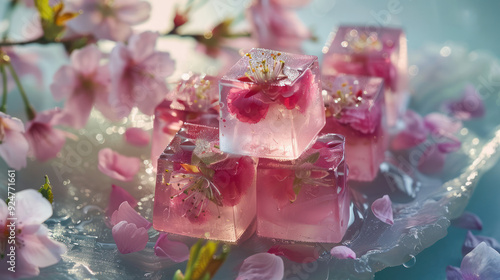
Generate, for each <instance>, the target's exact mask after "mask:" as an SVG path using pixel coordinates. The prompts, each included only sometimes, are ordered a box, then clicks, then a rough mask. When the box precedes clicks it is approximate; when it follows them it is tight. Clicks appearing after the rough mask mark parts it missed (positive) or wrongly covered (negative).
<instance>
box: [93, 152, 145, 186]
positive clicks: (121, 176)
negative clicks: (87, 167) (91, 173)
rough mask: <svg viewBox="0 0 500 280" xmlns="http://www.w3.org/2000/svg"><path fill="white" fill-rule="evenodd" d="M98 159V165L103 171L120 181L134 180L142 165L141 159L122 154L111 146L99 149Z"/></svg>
mask: <svg viewBox="0 0 500 280" xmlns="http://www.w3.org/2000/svg"><path fill="white" fill-rule="evenodd" d="M98 160H99V164H98V166H97V167H98V168H99V170H100V171H101V172H102V173H104V174H106V175H108V176H109V177H111V178H113V179H116V180H120V181H130V180H132V179H133V178H134V176H135V174H137V172H139V169H140V167H141V160H140V159H138V158H135V157H126V156H123V155H120V154H119V153H117V152H114V151H113V150H111V149H109V148H104V149H102V150H100V151H99V154H98Z"/></svg>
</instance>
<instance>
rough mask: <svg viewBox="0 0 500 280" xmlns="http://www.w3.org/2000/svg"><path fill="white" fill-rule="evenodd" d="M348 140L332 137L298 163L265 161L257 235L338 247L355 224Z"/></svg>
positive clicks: (260, 174) (260, 169) (261, 167)
mask: <svg viewBox="0 0 500 280" xmlns="http://www.w3.org/2000/svg"><path fill="white" fill-rule="evenodd" d="M344 143H345V141H344V137H343V136H341V135H337V134H326V135H322V136H320V137H318V138H317V141H316V142H315V143H314V144H313V145H312V147H311V148H309V149H308V150H307V151H306V152H304V154H303V155H302V156H301V157H300V158H298V159H296V160H293V161H278V160H272V159H260V161H259V166H258V168H257V234H258V235H259V236H262V237H268V238H278V239H288V240H295V241H303V242H328V243H337V242H340V241H341V240H342V237H343V236H344V234H345V231H346V229H347V225H348V222H349V215H350V212H349V207H350V195H349V191H348V189H347V184H346V177H347V173H348V171H347V166H346V164H345V162H344Z"/></svg>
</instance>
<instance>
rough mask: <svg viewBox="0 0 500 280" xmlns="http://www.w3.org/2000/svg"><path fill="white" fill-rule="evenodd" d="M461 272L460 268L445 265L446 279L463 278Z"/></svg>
mask: <svg viewBox="0 0 500 280" xmlns="http://www.w3.org/2000/svg"><path fill="white" fill-rule="evenodd" d="M463 279H464V278H463V277H462V272H461V271H460V268H458V267H455V266H451V265H449V266H447V267H446V280H463Z"/></svg>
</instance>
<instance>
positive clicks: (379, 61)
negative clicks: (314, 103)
mask: <svg viewBox="0 0 500 280" xmlns="http://www.w3.org/2000/svg"><path fill="white" fill-rule="evenodd" d="M327 47H328V52H327V53H326V54H325V55H324V58H323V65H322V72H321V73H322V74H323V75H335V74H338V73H344V74H352V75H363V76H374V77H381V78H383V79H384V82H385V88H386V91H385V102H386V103H387V118H388V124H389V126H390V127H392V126H394V125H395V124H396V123H397V120H398V118H399V117H400V116H401V115H402V113H404V111H405V110H406V107H407V105H408V101H409V91H408V69H407V68H408V57H407V47H406V37H405V34H404V32H403V30H401V29H398V28H388V27H376V26H365V27H362V26H340V27H339V28H338V30H337V32H336V34H335V36H334V37H333V38H332V40H331V41H330V42H328V43H327ZM348 141H349V140H348Z"/></svg>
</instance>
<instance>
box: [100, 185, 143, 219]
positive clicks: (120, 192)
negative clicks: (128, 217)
mask: <svg viewBox="0 0 500 280" xmlns="http://www.w3.org/2000/svg"><path fill="white" fill-rule="evenodd" d="M124 201H126V202H128V204H129V205H130V207H132V208H135V207H136V206H137V200H136V199H135V198H134V197H133V196H132V195H131V194H130V193H128V192H127V191H126V190H124V189H123V188H121V187H119V186H117V185H112V186H111V193H110V194H109V202H108V208H107V209H106V214H107V215H108V217H111V215H113V213H114V212H115V211H116V210H118V208H119V207H120V205H121V204H122V203H123V202H124Z"/></svg>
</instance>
